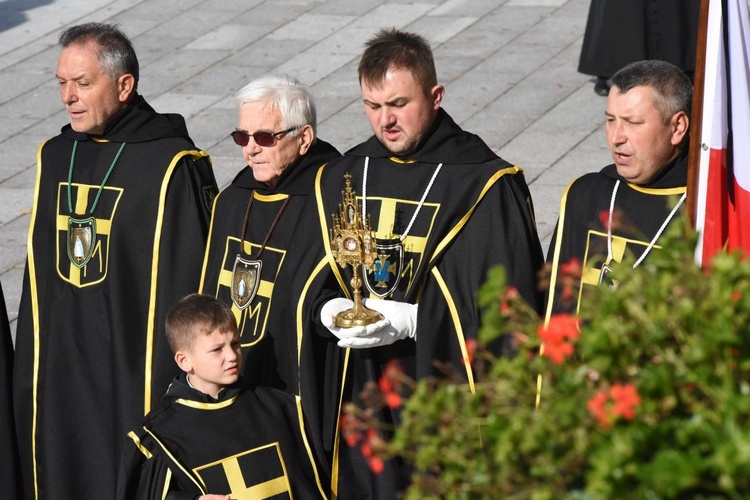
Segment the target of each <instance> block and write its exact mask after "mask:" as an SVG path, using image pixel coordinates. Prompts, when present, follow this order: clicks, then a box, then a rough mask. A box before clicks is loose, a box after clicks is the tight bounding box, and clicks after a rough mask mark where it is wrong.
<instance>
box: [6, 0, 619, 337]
mask: <svg viewBox="0 0 750 500" xmlns="http://www.w3.org/2000/svg"><path fill="white" fill-rule="evenodd" d="M588 6H589V0H413V1H407V0H158V1H154V0H152V1H146V0H116V1H115V0H0V157H1V158H3V159H4V160H2V162H0V281H1V282H2V286H3V290H4V292H5V298H6V302H7V308H8V313H9V315H10V317H11V320H12V322H13V324H12V329H13V330H14V331H15V319H16V317H17V314H18V312H17V311H18V302H19V298H20V293H21V281H22V277H23V266H24V259H25V251H26V248H25V245H26V237H27V228H28V224H29V214H30V210H31V205H32V198H33V193H34V178H35V173H36V151H37V147H38V146H39V144H40V143H41V142H42V141H44V140H45V139H47V138H49V137H51V136H53V135H56V134H57V133H58V132H59V130H60V127H62V126H63V125H64V124H65V123H67V115H66V114H65V112H64V110H63V106H62V104H61V102H60V96H59V93H58V91H57V89H56V88H55V87H56V84H57V82H56V80H55V77H54V74H55V69H56V66H57V55H58V53H59V49H58V47H57V37H58V36H59V34H60V32H61V30H62V29H64V28H65V27H68V26H70V25H73V24H79V23H81V22H88V21H102V22H114V23H118V24H120V26H121V27H122V28H123V30H124V31H125V33H127V34H128V36H129V37H130V38H131V40H132V41H133V43H134V45H135V49H136V52H137V53H138V55H139V59H140V62H141V79H140V84H139V91H140V93H141V94H143V95H144V96H145V97H146V99H147V100H148V101H149V102H150V103H151V105H152V106H154V107H155V108H156V109H157V110H158V111H162V112H177V113H181V114H182V115H184V116H185V118H186V119H187V123H188V128H189V130H190V133H191V135H192V137H193V139H194V140H195V142H196V144H197V145H198V146H199V147H201V148H203V149H205V150H207V151H208V152H209V153H210V155H211V158H212V160H213V165H214V167H215V172H216V177H217V181H218V182H219V185H220V187H223V186H225V185H227V184H228V183H229V182H230V181H231V179H232V178H233V177H234V175H235V173H236V172H237V171H239V170H240V169H241V168H242V167H243V166H244V165H243V161H242V157H241V154H240V151H239V148H237V146H235V145H234V144H233V143H232V140H231V139H230V138H229V133H230V132H231V131H232V130H233V129H234V127H235V126H236V120H237V111H236V107H235V103H234V97H233V96H234V94H235V92H236V91H237V90H239V89H240V88H241V87H242V86H243V85H244V84H245V83H247V82H248V81H249V80H251V79H253V78H255V77H257V76H260V75H262V74H265V73H269V72H286V73H289V74H291V75H293V76H295V77H296V78H298V79H299V80H301V81H302V82H304V83H307V84H308V85H310V86H311V87H312V88H313V91H314V92H315V96H316V100H317V105H318V121H319V129H318V135H319V136H320V137H321V138H323V139H325V140H327V141H329V142H331V143H332V144H333V145H335V146H336V147H338V148H339V149H340V150H341V151H345V150H346V149H348V148H349V147H351V146H353V145H355V144H357V143H359V142H361V141H362V140H364V139H366V138H367V137H369V135H371V131H370V128H369V125H368V123H367V121H366V119H365V116H364V109H363V106H362V104H361V102H360V93H359V85H358V82H357V71H356V68H357V63H358V60H359V55H360V54H361V51H362V49H363V44H364V42H365V41H366V40H367V39H368V38H370V36H371V35H372V34H373V33H374V32H375V31H376V30H377V29H379V28H381V27H392V26H395V27H398V28H401V29H406V30H409V31H415V32H417V33H420V34H422V35H423V36H425V37H426V38H427V39H428V40H429V41H430V43H431V44H432V46H433V50H434V55H435V59H436V65H437V72H438V79H439V80H440V82H441V83H442V84H444V85H445V86H446V88H447V92H446V96H445V99H444V101H443V106H444V108H445V109H446V110H447V111H448V112H449V113H450V114H451V115H452V116H453V118H454V119H455V120H456V121H457V122H458V123H459V124H460V125H461V126H462V127H463V128H465V129H467V130H470V131H471V132H474V133H476V134H478V135H479V136H481V137H482V138H483V139H484V140H485V141H486V142H487V143H488V144H489V145H490V146H491V147H492V148H493V149H494V150H495V151H496V152H497V153H498V154H499V155H500V156H502V157H503V158H505V159H507V160H508V161H510V162H512V163H515V164H518V165H520V166H521V167H523V168H524V170H525V172H526V179H527V182H528V183H529V185H530V188H531V192H532V196H533V200H534V204H535V209H536V217H537V229H538V231H539V236H540V238H541V240H542V246H543V247H544V249H545V251H546V249H547V246H548V243H549V239H550V236H551V233H552V230H553V228H554V225H555V220H556V218H557V213H558V209H559V201H560V196H561V193H562V191H563V189H564V187H565V186H566V185H567V184H568V182H570V181H571V180H572V179H574V178H575V177H577V176H579V175H581V174H583V173H585V172H588V171H592V170H598V169H600V168H601V167H602V166H604V165H605V164H606V163H609V161H610V160H609V154H608V153H607V148H606V143H605V137H604V133H603V126H602V125H603V123H604V108H605V104H606V100H605V99H604V98H602V97H599V96H597V95H596V94H594V92H593V84H592V80H591V79H590V77H588V76H586V75H582V74H580V73H577V71H576V68H577V65H578V56H579V52H580V47H581V40H582V38H583V32H584V28H585V25H586V16H587V12H588ZM477 244H481V243H479V242H478V243H477Z"/></svg>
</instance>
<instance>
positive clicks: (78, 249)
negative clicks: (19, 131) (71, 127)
mask: <svg viewBox="0 0 750 500" xmlns="http://www.w3.org/2000/svg"><path fill="white" fill-rule="evenodd" d="M125 144H127V143H125V142H123V143H122V145H121V146H120V149H119V150H118V151H117V154H116V155H115V159H114V160H112V164H111V165H110V166H109V169H108V170H107V173H106V174H105V175H104V180H103V181H102V183H101V185H100V186H99V190H98V191H97V193H96V197H95V198H94V203H92V204H91V210H89V215H90V217H87V218H83V219H78V218H75V217H73V215H74V212H73V194H72V191H73V188H72V186H73V166H74V165H75V159H76V149H78V141H75V142H74V143H73V152H72V153H71V154H70V169H69V170H68V212H69V213H70V214H71V216H69V217H68V258H69V259H70V262H72V263H73V265H74V266H76V267H78V268H81V267H83V266H85V265H86V264H87V263H88V261H89V259H91V254H92V252H93V250H94V242H95V241H96V219H95V218H94V217H93V215H94V210H96V205H97V204H98V203H99V197H100V196H101V195H102V191H103V190H104V186H105V185H106V184H107V180H109V176H110V174H111V173H112V170H114V168H115V164H117V160H119V159H120V155H121V154H122V150H123V149H125Z"/></svg>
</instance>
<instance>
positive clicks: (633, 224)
mask: <svg viewBox="0 0 750 500" xmlns="http://www.w3.org/2000/svg"><path fill="white" fill-rule="evenodd" d="M618 180H619V181H620V186H619V187H618V189H617V195H616V197H615V205H614V211H613V223H612V260H613V261H614V262H609V263H606V262H605V261H606V258H607V226H608V220H609V207H610V203H611V200H612V191H613V190H614V187H615V183H616V182H617V181H618ZM686 186H687V155H682V156H679V157H677V158H675V159H674V160H673V161H672V162H670V163H669V164H668V165H666V166H665V167H664V168H662V169H661V171H660V172H659V173H658V174H657V175H656V177H655V178H654V179H652V180H651V181H650V182H649V183H648V184H645V185H642V186H639V185H635V184H631V183H628V182H627V181H626V180H625V179H623V178H622V177H621V176H620V175H618V174H617V168H616V166H615V165H614V164H612V165H609V166H607V167H604V168H603V169H602V170H601V171H600V172H594V173H590V174H586V175H583V176H581V177H579V178H578V179H576V180H574V181H573V182H571V183H570V184H569V185H568V187H567V188H566V189H565V191H564V193H563V196H562V201H561V202H560V216H559V218H558V221H557V225H556V227H555V231H554V233H553V234H552V239H551V241H550V247H549V251H548V253H547V261H548V262H549V263H550V264H551V268H550V287H549V291H548V295H547V304H546V310H545V317H546V318H547V319H548V318H549V317H550V316H551V315H552V314H559V313H577V312H578V311H579V310H580V306H581V303H582V300H583V298H584V297H585V295H586V290H587V289H588V288H589V287H592V286H598V285H599V278H600V275H601V270H602V265H603V264H607V265H608V267H610V268H612V267H614V266H615V265H616V263H617V262H620V261H621V260H622V258H623V256H624V255H625V254H626V253H630V254H632V255H633V256H634V257H635V258H636V259H638V258H639V257H640V256H641V255H643V253H644V252H645V250H646V248H647V247H648V245H649V243H650V242H651V240H652V239H653V238H654V237H655V236H656V234H657V232H658V231H659V228H660V227H661V226H662V224H663V223H664V221H665V220H666V219H667V216H668V215H669V214H670V212H671V211H672V209H673V208H674V206H675V205H676V203H677V202H678V200H679V198H680V197H681V196H682V195H683V194H684V193H685V191H686ZM682 207H683V208H684V204H683V205H682ZM678 215H679V212H677V213H675V215H674V217H673V219H672V220H674V219H676V218H677V217H678ZM670 223H671V222H670ZM659 248H661V247H659V244H658V241H657V242H656V244H655V246H654V247H653V249H652V250H651V251H652V252H653V251H658V250H659ZM646 258H647V256H646ZM574 262H576V263H577V265H573V264H574ZM579 269H580V270H581V271H580V272H579ZM604 282H607V277H606V276H605V277H604Z"/></svg>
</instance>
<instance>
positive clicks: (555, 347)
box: [537, 314, 579, 364]
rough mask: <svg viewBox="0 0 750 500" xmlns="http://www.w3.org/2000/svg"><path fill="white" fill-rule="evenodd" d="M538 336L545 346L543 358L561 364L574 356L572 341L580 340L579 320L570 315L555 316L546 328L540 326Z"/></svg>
mask: <svg viewBox="0 0 750 500" xmlns="http://www.w3.org/2000/svg"><path fill="white" fill-rule="evenodd" d="M537 335H539V339H540V340H541V341H542V343H543V344H542V345H543V346H544V348H543V349H542V356H545V357H548V358H550V359H551V360H552V362H553V363H555V364H560V363H562V362H563V361H564V360H565V358H567V357H568V356H570V355H571V354H573V344H572V343H571V342H570V341H575V340H577V339H578V335H579V331H578V318H577V317H575V316H571V315H570V314H554V315H552V317H551V318H550V320H549V322H548V323H547V325H546V326H545V325H540V326H539V328H537Z"/></svg>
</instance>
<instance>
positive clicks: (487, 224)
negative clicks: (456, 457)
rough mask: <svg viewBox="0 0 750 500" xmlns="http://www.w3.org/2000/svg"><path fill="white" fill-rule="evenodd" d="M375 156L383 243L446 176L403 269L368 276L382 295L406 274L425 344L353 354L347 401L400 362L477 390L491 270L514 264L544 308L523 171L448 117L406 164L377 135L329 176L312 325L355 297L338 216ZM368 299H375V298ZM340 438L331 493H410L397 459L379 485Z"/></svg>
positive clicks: (372, 205)
mask: <svg viewBox="0 0 750 500" xmlns="http://www.w3.org/2000/svg"><path fill="white" fill-rule="evenodd" d="M367 157H369V173H368V179H367V186H366V189H367V193H366V194H367V197H366V216H367V217H370V219H371V223H372V228H373V230H374V231H375V233H376V236H377V238H378V241H379V243H382V242H384V241H385V240H389V241H392V239H393V238H396V239H397V238H399V237H400V236H401V235H402V234H403V233H404V231H405V230H406V228H407V225H408V224H409V222H410V220H411V218H412V215H413V214H414V212H415V210H416V208H417V206H418V204H419V201H420V199H421V198H422V195H423V193H424V191H425V188H426V187H427V186H428V184H429V182H430V179H431V177H432V176H433V173H434V172H435V170H436V168H437V166H438V165H439V164H440V163H443V166H442V170H441V171H440V173H439V174H438V175H437V177H436V178H435V180H434V183H433V185H432V187H431V189H430V191H429V194H428V196H427V198H426V200H425V202H424V204H423V206H422V207H421V209H420V211H419V214H418V217H417V218H416V219H415V220H414V223H413V225H412V227H411V229H410V231H409V232H408V235H407V237H406V238H405V240H404V250H405V252H404V259H403V265H402V266H401V268H400V271H399V270H398V265H397V264H396V265H395V266H393V264H394V263H395V261H393V262H390V261H389V262H387V263H385V264H384V265H383V266H382V269H383V270H386V271H387V272H386V273H385V274H381V275H380V276H379V277H376V276H375V275H374V274H373V273H370V274H368V275H367V277H366V279H368V280H370V286H371V288H372V289H373V290H374V291H375V292H376V294H378V295H380V294H382V292H383V291H384V290H382V288H381V286H382V285H383V284H385V285H386V287H389V288H390V287H391V286H392V284H393V283H395V282H394V281H393V280H394V279H395V276H396V274H400V275H401V279H400V281H399V282H398V285H397V286H396V287H395V289H394V290H393V291H392V293H391V294H390V295H388V296H387V298H389V299H391V300H396V301H404V302H409V303H412V304H417V303H418V304H419V308H418V315H417V318H418V319H417V324H418V327H417V341H416V342H414V341H413V340H410V339H407V340H401V341H398V342H396V343H394V344H392V345H389V346H382V347H375V348H369V349H349V350H347V354H346V360H345V364H346V366H345V368H344V372H343V374H342V382H343V384H344V385H345V387H344V388H343V392H342V395H341V397H342V400H343V402H346V401H349V400H355V401H357V395H358V394H359V392H360V391H361V390H362V389H363V388H364V387H365V386H366V385H367V384H368V382H375V383H377V381H378V379H379V377H381V375H382V372H383V369H384V367H385V366H386V365H387V364H388V363H389V362H390V361H392V360H398V361H399V363H400V365H401V366H402V368H403V369H404V370H405V371H406V372H407V373H408V374H409V375H412V376H414V377H416V378H422V377H426V376H430V375H438V376H444V375H446V374H445V372H444V371H443V370H442V369H441V368H438V366H437V365H436V363H440V362H443V363H446V364H447V365H449V366H450V367H452V369H453V370H455V373H456V374H457V375H458V376H459V377H460V378H462V379H465V380H467V381H468V382H469V383H470V384H473V383H474V377H475V374H474V370H473V368H472V366H471V364H470V363H469V362H468V361H467V360H468V358H469V356H468V350H469V349H470V348H471V347H470V344H471V341H473V340H474V339H476V336H477V331H478V328H479V326H480V322H481V319H482V318H481V314H480V310H479V308H478V306H477V300H476V294H477V290H478V289H479V287H480V286H481V285H482V284H483V283H484V281H485V280H486V279H487V272H488V270H489V269H490V268H491V267H493V266H496V265H503V266H505V268H506V271H507V274H508V282H509V284H511V285H513V286H515V287H516V288H518V290H519V292H520V293H521V295H522V296H523V297H524V298H525V299H527V300H528V301H529V303H530V304H531V305H532V306H533V307H536V308H538V307H539V306H540V303H541V301H540V300H539V299H540V296H539V293H538V290H537V287H536V273H537V272H538V270H539V269H540V268H541V266H542V264H543V254H542V250H541V247H540V244H539V239H538V236H537V232H536V227H535V224H534V217H533V206H532V203H531V195H530V193H529V190H528V187H527V185H526V182H525V180H524V176H523V172H522V170H521V169H520V168H519V167H516V166H513V165H511V164H510V163H508V162H506V161H505V160H503V159H501V158H499V157H498V156H497V155H496V154H495V153H493V152H492V150H491V149H490V148H489V147H488V146H487V145H486V144H485V143H484V142H483V141H482V140H481V139H480V138H479V137H477V136H476V135H474V134H471V133H468V132H465V131H463V130H462V129H461V128H460V127H459V126H458V125H457V124H456V123H455V122H454V121H453V120H452V119H451V117H450V116H449V115H448V114H447V113H446V112H445V111H443V110H440V112H439V114H438V117H437V119H436V121H435V123H434V125H433V126H432V127H431V129H430V130H429V131H428V132H427V133H426V134H425V137H424V138H423V139H422V141H421V143H420V144H419V145H418V147H417V150H416V152H415V153H413V154H411V155H409V156H408V158H396V157H393V155H392V153H390V152H389V151H388V150H387V149H386V148H385V147H384V146H383V145H382V144H381V143H380V142H379V141H378V139H377V138H376V137H374V136H373V137H372V138H370V139H369V140H368V141H366V142H364V143H362V144H360V145H359V146H356V147H354V148H353V149H351V150H350V151H348V152H347V153H346V154H345V155H344V157H343V158H342V159H340V160H337V161H333V162H331V163H329V164H328V165H326V166H325V167H323V168H321V170H320V172H319V173H318V180H317V182H316V197H317V203H318V216H319V217H320V223H321V237H322V238H323V242H324V245H325V255H321V256H320V261H319V262H320V265H319V268H318V269H319V272H318V274H317V275H316V276H314V277H313V278H311V279H310V281H311V283H310V286H309V287H308V288H307V291H308V294H309V297H308V298H307V299H306V300H304V301H303V302H304V303H306V304H307V306H308V309H307V321H310V322H312V321H315V320H317V316H318V315H319V308H320V307H321V306H322V304H323V303H325V301H327V300H328V299H330V298H331V297H332V296H333V295H341V294H342V293H346V294H349V293H350V285H349V282H350V279H351V267H349V266H347V268H346V269H342V268H340V267H339V265H338V264H337V263H336V262H335V261H334V260H333V257H332V255H331V249H330V246H331V242H330V234H329V228H330V227H331V214H333V213H336V214H338V213H339V210H338V205H339V204H340V203H341V202H342V190H343V189H344V188H345V181H344V174H346V173H349V174H351V183H352V187H353V188H354V189H355V190H356V192H357V195H358V197H359V199H360V201H361V195H362V191H363V185H362V184H363V169H364V164H365V158H367ZM360 205H361V202H360ZM360 210H361V207H360ZM378 282H379V283H378ZM332 286H333V287H335V289H331V287H332ZM363 294H364V296H365V297H367V296H369V295H370V292H369V289H367V288H365V289H364V290H363ZM318 328H319V329H320V328H321V327H320V326H318ZM322 334H325V332H323V333H322ZM328 335H329V336H330V337H332V335H331V334H330V333H328ZM499 349H500V346H498V350H499ZM358 403H359V404H360V405H361V404H362V402H361V401H358ZM396 413H397V412H391V411H390V410H389V409H387V408H386V409H384V411H383V414H382V415H381V418H382V420H383V421H384V422H386V423H396V422H397V420H398V418H397V415H396ZM327 437H328V438H331V436H327ZM332 439H333V447H334V449H335V450H337V453H338V455H337V456H335V460H334V477H333V488H334V490H335V491H337V492H338V494H339V495H340V497H341V498H355V497H356V498H371V497H375V498H393V497H394V495H395V493H396V490H398V489H402V488H403V487H404V486H405V484H406V483H405V481H406V480H408V478H406V477H404V474H403V472H404V470H403V468H402V466H401V464H399V463H397V462H396V461H393V460H391V461H388V462H387V463H386V468H385V471H384V472H383V473H381V474H379V475H373V474H372V473H371V472H370V470H369V469H368V466H367V463H366V462H365V460H364V459H363V457H362V455H361V453H360V452H359V451H357V450H354V449H353V448H349V447H348V446H347V445H346V443H345V442H343V440H342V437H341V435H340V432H339V433H338V434H336V435H334V436H333V437H332Z"/></svg>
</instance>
